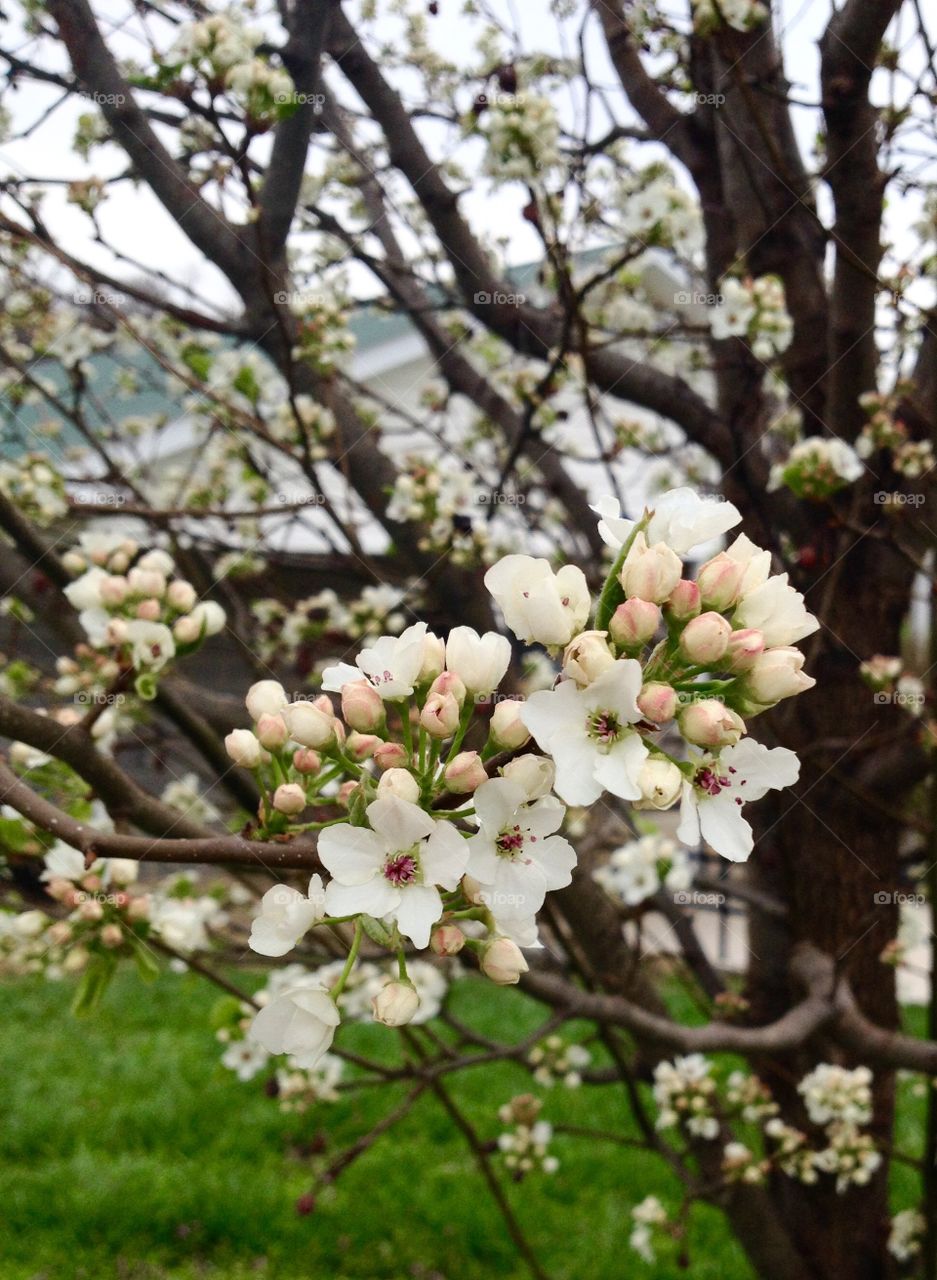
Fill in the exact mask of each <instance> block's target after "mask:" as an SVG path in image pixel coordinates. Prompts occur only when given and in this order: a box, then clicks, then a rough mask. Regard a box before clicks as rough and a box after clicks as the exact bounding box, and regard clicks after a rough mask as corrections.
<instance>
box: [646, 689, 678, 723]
mask: <svg viewBox="0 0 937 1280" xmlns="http://www.w3.org/2000/svg"><path fill="white" fill-rule="evenodd" d="M637 702H638V710H639V711H640V712H641V714H642V716H644V718H645V720H650V721H651V723H652V724H665V723H666V722H667V721H668V720H672V719H673V718H674V716H675V715H676V714H677V702H678V698H677V691H676V689H674V688H673V687H672V686H671V685H669V684H660V683H658V682H657V681H656V680H652V681H651V682H650V684H646V685H645V686H644V687H643V688H642V690H641V692H640V693H639V694H638V699H637Z"/></svg>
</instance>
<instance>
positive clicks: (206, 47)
mask: <svg viewBox="0 0 937 1280" xmlns="http://www.w3.org/2000/svg"><path fill="white" fill-rule="evenodd" d="M262 43H263V36H262V34H261V33H259V32H256V31H251V30H249V29H248V28H246V27H243V26H241V25H240V23H238V22H237V21H236V20H235V19H234V18H233V17H232V16H231V15H228V14H213V15H212V16H210V17H208V18H204V19H202V20H201V21H199V22H193V23H190V24H188V25H186V26H185V27H183V28H182V30H181V31H180V33H179V35H178V36H177V37H176V40H175V43H174V44H173V46H172V48H171V49H170V50H169V52H168V54H167V55H166V57H165V65H166V66H167V67H170V68H172V69H173V70H174V71H175V72H176V73H177V74H179V73H181V72H182V70H183V68H184V67H186V66H188V67H190V68H191V69H192V70H193V71H195V72H196V73H197V74H198V75H199V76H200V77H201V78H202V79H204V81H205V82H206V85H207V87H208V89H209V90H210V92H212V93H213V94H215V93H219V92H222V91H227V92H228V93H229V94H230V95H232V96H233V97H234V98H235V99H236V100H237V101H238V102H239V103H240V105H241V106H242V108H243V110H244V111H245V113H246V114H247V115H248V116H249V117H250V119H251V120H252V121H253V122H255V125H256V123H259V122H261V121H263V120H265V119H268V118H274V117H275V116H276V114H277V106H278V104H280V103H286V102H289V101H291V100H292V98H293V96H294V91H293V81H292V79H291V77H290V76H289V74H288V73H287V72H286V71H284V70H281V69H280V68H277V67H272V66H271V65H270V64H269V62H267V61H266V60H265V59H264V58H260V57H257V56H255V53H254V50H255V49H256V48H257V47H258V46H259V45H261V44H262Z"/></svg>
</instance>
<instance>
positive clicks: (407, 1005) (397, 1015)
mask: <svg viewBox="0 0 937 1280" xmlns="http://www.w3.org/2000/svg"><path fill="white" fill-rule="evenodd" d="M419 1007H420V997H419V996H418V995H417V993H416V987H414V985H413V983H412V982H402V981H399V980H397V979H393V980H392V981H390V982H385V983H384V986H383V987H382V988H381V990H380V991H379V992H378V994H377V995H376V996H374V997H373V998H372V1000H371V1012H372V1013H373V1014H374V1021H375V1022H383V1024H384V1026H385V1027H403V1026H406V1024H407V1023H408V1022H412V1020H413V1018H414V1017H415V1016H416V1012H417V1010H418V1009H419Z"/></svg>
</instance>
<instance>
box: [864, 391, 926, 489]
mask: <svg viewBox="0 0 937 1280" xmlns="http://www.w3.org/2000/svg"><path fill="white" fill-rule="evenodd" d="M907 391H908V388H907V387H906V386H905V385H904V384H899V386H898V387H896V389H895V390H894V391H893V392H891V393H890V394H887V395H884V394H882V393H880V392H878V391H866V392H864V393H863V394H862V395H861V396H860V397H859V404H860V405H861V406H862V408H863V409H864V410H865V412H866V414H867V415H868V422H866V424H865V426H864V427H863V428H862V430H861V431H860V433H859V438H858V440H857V441H856V453H858V455H859V457H860V458H871V457H872V456H873V455H874V454H876V453H879V452H881V451H882V450H886V451H887V452H888V454H889V455H890V457H889V461H890V463H891V465H892V467H893V469H894V470H895V471H897V472H898V474H899V475H903V476H904V477H905V478H906V479H908V480H919V479H920V478H921V476H923V475H925V474H926V473H927V472H928V471H931V470H932V469H933V466H934V446H933V444H932V442H931V441H930V440H911V439H910V438H909V436H908V428H907V426H906V424H905V422H904V421H903V419H902V418H901V416H900V415H901V410H900V405H901V400H902V398H903V397H904V396H905V395H906V394H907Z"/></svg>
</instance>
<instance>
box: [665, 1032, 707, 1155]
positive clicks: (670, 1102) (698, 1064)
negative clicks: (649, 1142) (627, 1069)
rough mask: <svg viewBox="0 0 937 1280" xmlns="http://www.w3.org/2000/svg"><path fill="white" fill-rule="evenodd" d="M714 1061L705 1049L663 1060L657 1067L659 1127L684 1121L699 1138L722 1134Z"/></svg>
mask: <svg viewBox="0 0 937 1280" xmlns="http://www.w3.org/2000/svg"><path fill="white" fill-rule="evenodd" d="M711 1070H712V1063H711V1062H709V1061H708V1060H707V1059H706V1058H704V1057H703V1055H702V1054H701V1053H691V1054H688V1055H686V1056H684V1057H677V1058H674V1060H673V1061H672V1062H659V1063H658V1064H657V1066H656V1067H655V1068H654V1090H653V1092H654V1101H655V1102H656V1103H657V1106H658V1115H657V1127H658V1129H670V1128H672V1127H673V1126H674V1125H681V1126H682V1127H684V1128H685V1129H686V1132H687V1133H689V1134H691V1135H692V1136H693V1137H695V1138H703V1139H706V1140H707V1141H709V1140H711V1139H713V1138H716V1137H718V1136H719V1120H718V1118H717V1116H716V1114H715V1110H714V1106H715V1100H716V1097H715V1095H716V1082H715V1080H714V1079H713V1078H712V1076H711V1075H710V1071H711Z"/></svg>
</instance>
